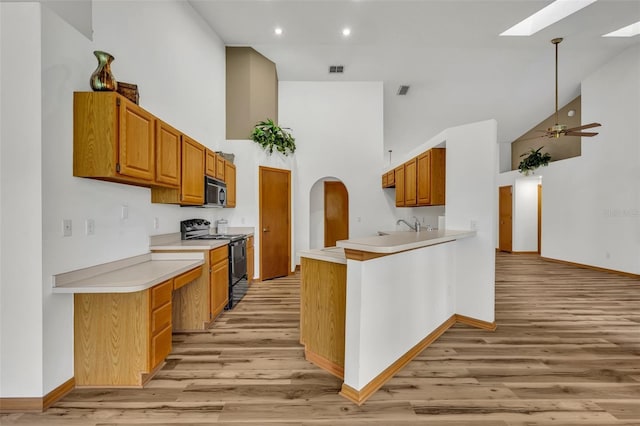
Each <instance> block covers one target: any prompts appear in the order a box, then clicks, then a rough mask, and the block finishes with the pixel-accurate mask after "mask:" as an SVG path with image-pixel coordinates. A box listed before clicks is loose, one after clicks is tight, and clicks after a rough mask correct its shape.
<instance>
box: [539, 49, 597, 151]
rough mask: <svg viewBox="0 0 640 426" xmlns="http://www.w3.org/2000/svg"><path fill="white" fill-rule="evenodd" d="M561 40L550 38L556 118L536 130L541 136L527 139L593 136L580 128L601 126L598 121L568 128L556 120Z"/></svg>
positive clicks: (593, 133)
mask: <svg viewBox="0 0 640 426" xmlns="http://www.w3.org/2000/svg"><path fill="white" fill-rule="evenodd" d="M560 42H562V38H554V39H553V40H551V43H553V44H555V46H556V120H555V123H556V124H555V125H553V126H551V127H549V128H548V129H547V130H538V131H539V132H544V134H543V135H541V136H536V137H533V138H527V139H537V138H545V137H547V138H559V137H560V136H595V135H597V134H598V133H597V132H583V131H582V130H585V129H590V128H592V127H599V126H601V124H600V123H589V124H584V125H582V126H578V127H572V128H570V129H568V128H567V126H566V125H565V124H560V123H559V120H558V44H560Z"/></svg>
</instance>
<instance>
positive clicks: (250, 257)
mask: <svg viewBox="0 0 640 426" xmlns="http://www.w3.org/2000/svg"><path fill="white" fill-rule="evenodd" d="M254 263H255V251H254V247H253V235H250V236H248V237H247V283H248V284H249V285H251V283H253V276H254V275H255V268H254Z"/></svg>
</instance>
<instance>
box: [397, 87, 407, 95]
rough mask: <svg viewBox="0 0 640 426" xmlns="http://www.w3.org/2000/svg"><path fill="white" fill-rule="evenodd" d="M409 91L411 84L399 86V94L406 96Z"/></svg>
mask: <svg viewBox="0 0 640 426" xmlns="http://www.w3.org/2000/svg"><path fill="white" fill-rule="evenodd" d="M408 91H409V86H400V87H399V88H398V95H400V96H404V95H406V94H407V92H408Z"/></svg>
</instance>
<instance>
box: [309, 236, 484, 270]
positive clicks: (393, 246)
mask: <svg viewBox="0 0 640 426" xmlns="http://www.w3.org/2000/svg"><path fill="white" fill-rule="evenodd" d="M384 234H385V235H374V236H371V237H362V238H354V239H351V240H341V241H338V242H337V243H336V244H337V247H326V248H321V249H309V250H303V251H300V252H299V255H300V257H306V258H308V259H316V260H324V261H326V262H334V263H345V264H346V263H347V258H346V256H345V254H344V249H345V248H347V249H352V250H360V251H366V252H370V253H382V254H393V253H399V252H401V251H406V250H413V249H416V248H421V247H427V246H431V245H434V244H440V243H446V242H449V241H454V240H459V239H461V238H468V237H473V236H474V235H476V231H453V230H444V231H437V230H436V231H420V232H414V231H388V232H387V231H385V232H384Z"/></svg>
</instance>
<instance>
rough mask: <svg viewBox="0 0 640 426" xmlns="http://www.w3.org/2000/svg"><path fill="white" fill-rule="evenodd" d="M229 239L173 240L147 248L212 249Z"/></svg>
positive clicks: (176, 249)
mask: <svg viewBox="0 0 640 426" xmlns="http://www.w3.org/2000/svg"><path fill="white" fill-rule="evenodd" d="M227 244H229V240H174V241H169V242H166V243H161V244H157V245H152V246H150V247H149V250H151V251H155V250H172V251H181V250H202V251H206V250H213V249H216V248H218V247H222V246H226V245H227Z"/></svg>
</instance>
